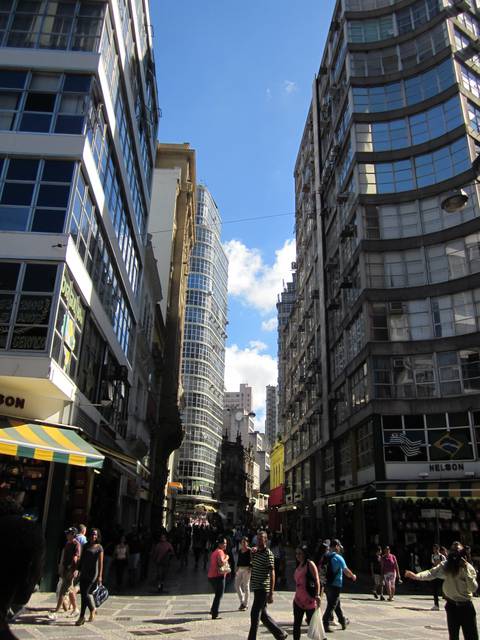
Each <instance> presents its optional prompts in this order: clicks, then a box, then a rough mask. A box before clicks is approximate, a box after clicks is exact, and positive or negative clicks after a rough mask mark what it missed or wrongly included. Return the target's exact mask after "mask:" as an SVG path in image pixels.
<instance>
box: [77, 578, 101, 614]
mask: <svg viewBox="0 0 480 640" xmlns="http://www.w3.org/2000/svg"><path fill="white" fill-rule="evenodd" d="M96 584H97V579H96V578H94V579H93V580H92V579H91V578H87V579H86V580H82V579H81V578H80V595H81V597H82V604H81V606H80V618H84V617H85V611H86V610H87V607H88V609H89V611H94V609H95V602H94V600H93V596H92V591H93V590H94V588H95V586H96Z"/></svg>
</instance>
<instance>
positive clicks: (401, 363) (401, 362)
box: [393, 358, 405, 369]
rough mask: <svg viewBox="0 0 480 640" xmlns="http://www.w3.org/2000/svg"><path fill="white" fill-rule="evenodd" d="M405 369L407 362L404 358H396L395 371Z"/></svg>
mask: <svg viewBox="0 0 480 640" xmlns="http://www.w3.org/2000/svg"><path fill="white" fill-rule="evenodd" d="M404 367H405V361H404V359H403V358H394V359H393V368H394V369H403V368H404Z"/></svg>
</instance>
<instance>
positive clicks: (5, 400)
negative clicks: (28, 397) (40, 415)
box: [0, 393, 25, 409]
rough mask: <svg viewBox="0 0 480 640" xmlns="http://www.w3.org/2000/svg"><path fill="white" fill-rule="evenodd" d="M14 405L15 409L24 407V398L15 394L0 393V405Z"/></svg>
mask: <svg viewBox="0 0 480 640" xmlns="http://www.w3.org/2000/svg"><path fill="white" fill-rule="evenodd" d="M1 406H5V407H15V409H25V398H17V397H15V396H5V395H3V394H2V393H0V407H1Z"/></svg>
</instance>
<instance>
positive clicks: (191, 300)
mask: <svg viewBox="0 0 480 640" xmlns="http://www.w3.org/2000/svg"><path fill="white" fill-rule="evenodd" d="M220 228H221V218H220V214H219V212H218V209H217V206H216V204H215V201H214V200H213V198H212V196H211V194H210V193H209V191H208V190H207V189H206V188H205V187H203V186H200V187H198V189H197V213H196V241H195V245H194V247H193V251H192V256H191V258H190V268H189V277H188V289H187V304H186V310H185V333H184V347H183V363H182V374H183V386H184V389H185V410H184V424H185V439H184V441H183V443H182V446H181V448H180V451H179V460H178V468H177V475H178V478H179V480H180V482H181V483H182V485H183V494H180V495H179V496H178V499H177V507H178V505H179V504H181V502H182V500H191V499H192V497H193V499H195V497H198V500H199V501H202V500H205V499H210V500H215V499H216V498H217V495H216V491H217V483H218V480H219V470H220V448H221V442H222V429H223V402H224V370H225V338H226V333H225V326H226V322H227V271H228V262H227V258H226V256H225V253H224V251H223V248H222V245H221V242H220Z"/></svg>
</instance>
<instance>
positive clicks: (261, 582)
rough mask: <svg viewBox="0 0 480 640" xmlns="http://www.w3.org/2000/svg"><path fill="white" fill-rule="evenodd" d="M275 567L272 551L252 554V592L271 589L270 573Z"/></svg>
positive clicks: (267, 550)
mask: <svg viewBox="0 0 480 640" xmlns="http://www.w3.org/2000/svg"><path fill="white" fill-rule="evenodd" d="M274 567H275V557H274V555H273V553H272V552H271V551H270V549H263V550H262V551H256V552H255V553H252V575H251V578H250V589H251V590H252V591H255V590H256V589H257V590H260V589H265V591H268V590H269V589H270V572H271V570H272V569H273V568H274Z"/></svg>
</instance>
